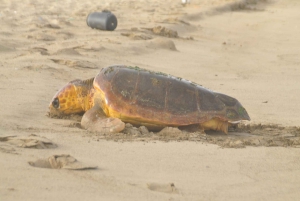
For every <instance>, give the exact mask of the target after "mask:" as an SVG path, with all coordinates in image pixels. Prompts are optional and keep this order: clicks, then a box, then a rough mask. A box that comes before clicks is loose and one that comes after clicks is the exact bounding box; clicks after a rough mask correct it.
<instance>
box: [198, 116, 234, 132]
mask: <svg viewBox="0 0 300 201" xmlns="http://www.w3.org/2000/svg"><path fill="white" fill-rule="evenodd" d="M200 128H202V129H203V130H216V131H222V132H224V133H226V134H228V121H222V120H220V119H219V118H213V119H211V120H208V121H206V122H203V123H201V124H200Z"/></svg>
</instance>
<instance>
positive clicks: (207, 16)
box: [0, 0, 300, 201]
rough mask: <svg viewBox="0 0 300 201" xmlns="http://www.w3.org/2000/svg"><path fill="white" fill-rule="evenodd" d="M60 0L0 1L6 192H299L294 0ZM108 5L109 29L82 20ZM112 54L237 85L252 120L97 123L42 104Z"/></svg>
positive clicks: (243, 195) (299, 92)
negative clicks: (202, 125) (195, 124)
mask: <svg viewBox="0 0 300 201" xmlns="http://www.w3.org/2000/svg"><path fill="white" fill-rule="evenodd" d="M63 2H64V3H62V2H61V1H57V0H52V1H45V0H41V1H33V0H23V1H21V0H2V1H1V5H0V23H1V30H0V92H1V98H0V105H1V107H0V120H1V121H0V159H1V160H0V161H1V162H0V172H1V174H0V200H14V201H15V200H54V199H55V200H131V201H132V200H169V201H177V200H299V198H300V192H299V188H300V149H299V148H300V116H299V114H300V104H299V100H300V68H299V67H300V45H299V44H300V34H299V33H300V25H299V19H300V13H299V9H300V2H299V1H298V0H213V1H211V0H191V2H190V3H189V4H185V5H183V4H181V1H180V0H178V1H177V0H176V1H174V0H166V1H159V0H132V1H128V0H118V1H117V0H104V1H96V0H90V1H80V0H65V1H63ZM104 9H107V10H110V11H111V12H113V13H114V14H115V15H116V17H117V19H118V26H117V28H116V29H115V30H114V31H102V30H97V29H91V28H90V27H88V26H87V24H86V17H87V16H88V14H89V13H91V12H95V11H102V10H104ZM115 64H125V65H130V66H139V67H141V68H145V69H148V70H152V71H160V72H164V73H167V74H171V75H174V76H178V77H182V78H185V79H188V80H191V81H193V82H196V83H198V84H201V85H203V86H204V87H206V88H209V89H211V90H213V91H217V92H220V93H224V94H227V95H230V96H232V97H235V98H236V99H238V100H239V101H240V102H241V103H242V104H243V106H244V107H245V108H246V110H247V111H248V113H249V115H250V117H251V121H250V122H247V121H245V122H241V124H240V125H239V126H238V127H236V128H235V129H233V130H230V132H229V134H228V135H225V134H223V133H219V132H207V134H206V135H204V134H201V133H200V132H186V131H181V130H178V129H170V130H168V132H158V133H153V132H149V133H146V134H145V133H143V132H140V131H139V129H138V128H131V131H130V132H129V133H117V134H103V133H101V134H100V133H93V132H88V131H86V130H84V129H81V128H80V126H79V122H80V118H81V117H80V116H72V117H70V118H66V119H56V118H50V117H49V116H47V112H48V106H49V103H50V101H51V98H52V97H53V95H54V94H55V93H56V92H57V91H58V90H59V89H60V88H61V87H62V86H64V85H65V84H66V83H68V82H69V81H71V80H74V79H88V78H92V77H94V76H96V75H97V73H98V72H99V71H100V69H102V68H104V67H107V66H110V65H115ZM72 157H74V158H75V159H76V160H77V161H75V159H74V158H72ZM55 168H56V169H55Z"/></svg>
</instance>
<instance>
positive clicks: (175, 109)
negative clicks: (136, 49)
mask: <svg viewBox="0 0 300 201" xmlns="http://www.w3.org/2000/svg"><path fill="white" fill-rule="evenodd" d="M84 112H85V114H84V115H83V117H82V120H81V126H82V127H83V128H85V129H88V130H91V131H100V132H110V133H116V132H120V131H122V130H123V129H124V127H125V124H124V122H125V123H131V124H133V125H135V126H142V125H143V126H146V127H147V128H148V129H149V130H159V129H162V128H164V127H167V126H171V127H179V126H187V125H199V126H200V128H202V129H203V130H210V129H211V130H219V131H223V132H224V133H227V132H228V124H230V123H238V122H240V121H241V120H250V117H249V115H248V113H247V112H246V110H245V108H244V107H243V106H242V105H241V104H240V102H239V101H238V100H236V99H235V98H232V97H230V96H227V95H224V94H221V93H217V92H213V91H211V90H209V89H206V88H204V87H202V86H201V85H198V84H196V83H194V82H190V81H188V80H185V79H182V78H179V77H174V76H171V75H167V74H164V73H161V72H153V71H149V70H145V69H142V68H139V67H130V66H120V65H116V66H109V67H106V68H103V69H101V71H100V73H99V74H98V75H97V76H96V77H95V78H91V79H88V80H84V81H82V80H73V81H71V82H69V83H68V84H67V85H66V86H64V87H63V88H62V89H60V90H59V91H58V92H57V93H56V94H55V95H54V97H53V99H52V100H51V103H50V105H49V114H50V116H61V115H69V114H75V113H84Z"/></svg>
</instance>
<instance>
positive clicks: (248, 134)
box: [85, 124, 300, 148]
mask: <svg viewBox="0 0 300 201" xmlns="http://www.w3.org/2000/svg"><path fill="white" fill-rule="evenodd" d="M85 136H86V137H90V138H92V139H93V140H96V141H99V140H100V139H106V140H114V141H143V142H151V141H156V140H159V141H165V142H169V141H194V142H199V143H208V144H216V145H219V146H220V147H222V148H244V147H246V146H255V147H259V146H266V147H271V146H279V147H300V127H283V126H279V125H272V124H269V125H262V124H249V125H246V124H239V125H237V126H236V127H235V128H230V130H229V133H228V135H225V134H223V133H221V132H215V131H206V134H203V133H201V132H199V131H196V132H191V131H186V130H180V129H178V128H171V127H167V128H165V129H163V130H162V131H160V132H156V133H154V132H149V131H148V130H145V128H144V127H140V128H136V127H133V126H132V125H130V124H126V128H125V130H124V131H123V132H122V133H117V134H106V133H87V134H86V135H85Z"/></svg>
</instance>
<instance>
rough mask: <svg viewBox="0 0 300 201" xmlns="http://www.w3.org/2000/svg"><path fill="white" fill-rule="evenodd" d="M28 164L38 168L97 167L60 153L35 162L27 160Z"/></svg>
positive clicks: (73, 168)
mask: <svg viewBox="0 0 300 201" xmlns="http://www.w3.org/2000/svg"><path fill="white" fill-rule="evenodd" d="M28 163H29V165H31V166H33V167H39V168H50V169H68V170H87V169H97V166H90V165H85V164H83V163H81V162H79V161H77V160H76V159H75V158H74V157H72V156H70V155H67V154H61V155H53V156H50V157H48V158H47V159H38V160H36V161H35V162H32V161H29V162H28Z"/></svg>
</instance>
